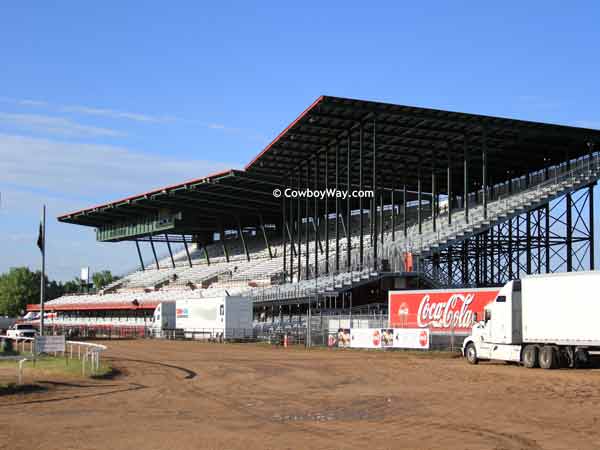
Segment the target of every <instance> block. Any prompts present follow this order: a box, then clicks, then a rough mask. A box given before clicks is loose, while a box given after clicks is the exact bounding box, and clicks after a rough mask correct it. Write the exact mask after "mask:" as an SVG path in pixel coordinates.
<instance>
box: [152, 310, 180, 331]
mask: <svg viewBox="0 0 600 450" xmlns="http://www.w3.org/2000/svg"><path fill="white" fill-rule="evenodd" d="M153 319H154V320H153V325H152V328H153V331H154V335H155V336H157V337H164V336H165V332H167V331H174V330H175V302H162V303H159V304H158V306H157V307H156V309H155V310H154V316H153Z"/></svg>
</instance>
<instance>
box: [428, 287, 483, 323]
mask: <svg viewBox="0 0 600 450" xmlns="http://www.w3.org/2000/svg"><path fill="white" fill-rule="evenodd" d="M474 298H475V295H474V294H472V293H468V294H462V293H453V294H451V295H450V297H449V298H448V300H442V301H432V300H431V298H430V296H429V294H425V296H424V297H423V298H422V299H421V304H420V305H419V311H418V312H417V325H418V326H419V327H423V328H424V327H432V328H469V327H470V326H471V325H472V323H473V321H474V311H472V310H471V309H469V306H470V305H471V303H472V302H473V299H474Z"/></svg>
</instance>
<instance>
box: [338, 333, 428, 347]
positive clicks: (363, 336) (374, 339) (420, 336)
mask: <svg viewBox="0 0 600 450" xmlns="http://www.w3.org/2000/svg"><path fill="white" fill-rule="evenodd" d="M350 347H352V348H411V349H428V348H429V330H427V329H419V328H351V329H350Z"/></svg>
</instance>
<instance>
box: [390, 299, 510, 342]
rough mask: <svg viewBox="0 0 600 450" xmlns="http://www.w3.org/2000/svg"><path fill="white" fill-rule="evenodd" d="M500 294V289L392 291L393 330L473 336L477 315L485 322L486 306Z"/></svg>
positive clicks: (391, 318)
mask: <svg viewBox="0 0 600 450" xmlns="http://www.w3.org/2000/svg"><path fill="white" fill-rule="evenodd" d="M498 292H499V289H447V290H427V291H391V292H390V294H389V303H388V306H389V326H390V327H396V328H409V327H418V328H429V329H431V330H432V331H452V330H454V331H456V332H461V333H462V332H469V331H470V330H471V327H472V326H473V322H474V321H475V314H477V320H482V319H483V310H484V308H485V305H487V304H488V303H490V302H493V301H494V300H495V298H496V296H497V295H498Z"/></svg>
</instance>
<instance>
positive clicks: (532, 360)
mask: <svg viewBox="0 0 600 450" xmlns="http://www.w3.org/2000/svg"><path fill="white" fill-rule="evenodd" d="M521 359H522V360H523V365H524V366H525V367H527V368H528V369H533V368H535V367H539V366H538V348H537V347H536V346H535V345H527V346H525V348H524V349H523V356H522V357H521Z"/></svg>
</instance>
